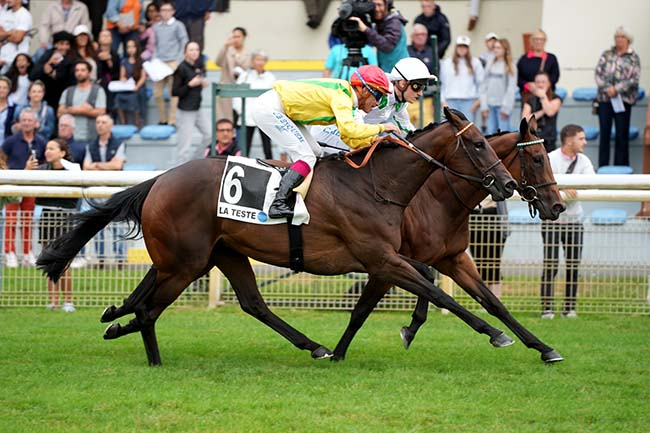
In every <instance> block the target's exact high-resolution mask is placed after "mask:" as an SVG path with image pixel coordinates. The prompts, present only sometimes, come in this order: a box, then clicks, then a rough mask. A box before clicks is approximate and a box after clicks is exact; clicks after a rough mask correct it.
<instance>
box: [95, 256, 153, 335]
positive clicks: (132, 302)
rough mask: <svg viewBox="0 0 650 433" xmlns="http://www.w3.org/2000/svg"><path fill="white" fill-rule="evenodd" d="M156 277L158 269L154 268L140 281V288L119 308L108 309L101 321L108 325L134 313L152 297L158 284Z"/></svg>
mask: <svg viewBox="0 0 650 433" xmlns="http://www.w3.org/2000/svg"><path fill="white" fill-rule="evenodd" d="M156 275H157V272H156V268H155V267H154V266H152V267H151V268H149V271H147V274H146V275H145V276H144V278H143V279H142V281H140V284H138V287H136V288H135V290H134V291H133V293H131V294H130V295H129V297H128V298H126V299H125V300H124V301H123V302H122V305H120V306H119V307H116V306H115V305H111V306H109V307H106V309H105V310H104V312H103V313H102V317H101V318H100V319H99V321H100V322H102V323H108V322H112V321H113V320H115V319H119V318H120V317H122V316H126V315H127V314H131V313H134V312H135V311H136V309H137V308H139V307H140V306H141V305H142V304H143V303H144V302H146V301H147V299H148V298H149V297H150V296H151V294H152V292H153V289H154V288H155V284H156Z"/></svg>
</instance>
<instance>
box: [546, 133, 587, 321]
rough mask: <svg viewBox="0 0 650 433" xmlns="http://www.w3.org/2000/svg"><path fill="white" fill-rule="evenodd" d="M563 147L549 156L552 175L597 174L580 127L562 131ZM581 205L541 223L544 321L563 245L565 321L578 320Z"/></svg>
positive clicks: (573, 204) (572, 204)
mask: <svg viewBox="0 0 650 433" xmlns="http://www.w3.org/2000/svg"><path fill="white" fill-rule="evenodd" d="M560 140H561V141H562V147H561V148H559V149H556V150H554V151H552V152H551V153H549V154H548V158H549V160H550V161H551V168H552V169H553V173H557V174H594V173H595V171H594V166H593V164H592V163H591V161H590V160H589V158H588V157H587V156H586V155H585V154H584V153H583V151H584V148H585V145H586V144H587V139H586V138H585V131H584V130H583V129H582V127H580V126H578V125H572V124H569V125H566V126H565V127H564V128H562V131H560ZM563 191H564V193H565V194H566V195H567V197H568V198H571V199H575V198H576V197H577V196H578V195H577V193H576V190H575V189H565V190H563ZM582 213H583V211H582V205H581V204H580V202H579V201H570V202H568V203H567V209H566V211H565V212H564V213H563V214H561V215H560V218H559V219H558V220H557V221H554V222H543V223H542V240H543V242H544V268H543V271H542V285H541V289H540V294H541V299H542V319H552V318H553V317H555V314H554V313H553V280H554V279H555V276H556V275H557V271H558V262H559V258H558V257H559V247H560V243H562V248H563V250H564V257H565V259H564V260H565V268H566V291H565V295H564V309H563V311H562V316H563V317H574V318H575V317H577V314H576V297H577V294H578V267H579V266H580V260H581V258H582V244H583V234H584V228H583V226H582Z"/></svg>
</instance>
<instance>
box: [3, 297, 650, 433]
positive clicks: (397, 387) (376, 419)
mask: <svg viewBox="0 0 650 433" xmlns="http://www.w3.org/2000/svg"><path fill="white" fill-rule="evenodd" d="M279 313H280V315H281V316H282V317H283V318H284V319H285V320H287V321H288V322H290V323H291V324H293V325H295V326H296V327H297V328H298V329H300V330H301V331H303V332H305V333H306V334H307V335H309V336H310V337H312V338H313V339H315V340H316V341H319V342H320V343H322V344H325V345H327V346H328V347H330V348H331V349H333V348H334V346H335V343H336V341H338V337H339V335H340V334H341V333H342V331H343V329H344V327H345V325H346V324H347V320H348V314H347V313H341V312H319V311H293V310H282V311H280V312H279ZM100 314H101V309H94V308H93V309H88V308H86V309H81V310H79V311H78V312H77V313H74V314H65V313H62V312H58V311H56V312H51V311H46V310H45V309H33V308H32V309H20V308H3V309H0V432H3V433H7V432H66V433H70V432H92V433H95V432H111V433H113V432H119V433H124V432H319V433H324V432H336V433H339V432H373V433H377V432H434V431H439V432H445V433H449V432H490V433H495V432H517V433H521V432H526V433H528V432H544V433H549V432H562V433H564V432H571V433H575V432H607V433H612V432H617V433H618V432H620V433H631V432H647V431H648V429H649V425H650V423H649V420H650V415H649V413H650V412H649V411H648V401H650V386H649V385H648V383H649V382H648V378H649V377H650V344H649V337H648V336H649V335H650V318H649V317H647V316H646V317H588V316H581V317H580V318H579V319H577V320H571V319H561V318H559V317H556V319H555V320H553V321H541V320H540V319H538V318H537V317H536V316H533V315H519V316H518V318H519V319H520V320H521V321H522V322H523V323H524V324H525V325H526V326H527V327H528V328H529V329H530V330H531V331H533V332H534V333H536V334H537V335H538V336H539V337H540V338H542V339H543V340H544V341H545V342H547V343H548V344H549V345H551V346H553V347H554V348H556V349H557V350H558V351H559V352H560V353H561V354H562V355H563V356H564V357H565V358H566V360H565V361H564V362H561V363H559V364H554V365H545V364H544V363H542V361H541V360H540V358H539V355H538V353H537V352H534V351H532V350H527V349H526V348H525V347H524V346H523V344H521V342H520V341H518V342H517V343H516V344H515V345H513V346H510V347H508V348H503V349H495V348H493V347H492V346H490V344H489V342H488V338H487V337H486V336H482V335H478V334H475V333H474V332H473V331H471V330H470V329H469V328H468V327H467V326H465V325H464V324H463V323H462V322H461V321H460V320H458V319H457V318H455V317H452V316H443V315H440V314H431V315H430V319H429V321H428V322H427V323H426V324H425V325H424V327H423V328H422V330H421V332H420V334H419V335H418V336H417V338H416V339H415V341H414V343H413V345H412V346H411V348H410V349H409V350H408V351H405V350H404V349H403V347H402V343H401V341H400V339H399V329H400V327H401V326H402V325H404V324H406V323H408V321H409V320H410V317H409V316H408V315H407V314H404V313H376V314H374V315H373V316H371V317H370V319H369V321H368V322H367V323H366V326H365V328H364V329H362V330H361V332H360V333H359V335H358V338H357V339H356V340H355V341H354V342H353V343H352V346H351V348H350V351H349V352H348V357H347V359H346V360H345V361H343V362H338V363H335V362H330V361H328V360H323V361H313V360H312V359H311V358H310V356H309V352H307V351H299V350H297V349H295V348H294V347H293V346H291V345H290V344H289V343H288V342H286V341H285V340H284V339H283V338H281V337H280V336H278V335H277V334H275V333H274V332H273V331H271V330H270V329H269V328H267V327H265V326H263V325H262V324H260V323H259V322H257V321H256V320H254V319H253V318H251V317H249V316H247V315H245V314H244V313H242V312H241V311H240V310H239V309H238V308H236V307H232V306H231V307H225V308H221V309H218V310H215V311H206V310H200V309H179V308H177V309H173V310H170V311H168V312H166V313H165V314H164V315H163V316H162V318H161V319H160V320H159V321H158V327H157V331H158V339H159V343H160V350H161V355H162V360H163V366H162V367H161V368H150V367H148V366H147V365H146V357H145V353H144V348H143V345H142V341H141V338H140V336H139V334H134V335H129V336H126V337H123V338H121V339H119V340H115V341H104V340H102V338H101V335H102V332H103V329H104V327H105V325H104V324H101V323H99V316H100ZM490 322H491V323H493V324H494V323H495V321H493V320H490ZM122 323H125V321H123V322H122ZM510 335H512V334H510Z"/></svg>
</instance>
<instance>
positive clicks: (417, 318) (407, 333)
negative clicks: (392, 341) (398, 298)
mask: <svg viewBox="0 0 650 433" xmlns="http://www.w3.org/2000/svg"><path fill="white" fill-rule="evenodd" d="M429 281H431V280H429ZM431 283H432V284H433V281H431ZM428 313H429V302H427V300H426V299H424V298H420V297H419V296H418V300H417V302H416V303H415V308H414V309H413V314H412V315H411V323H410V324H409V326H404V327H402V329H401V330H400V332H399V335H400V337H402V343H404V349H408V348H409V347H411V343H412V342H413V339H415V334H417V332H418V330H419V329H420V327H421V326H422V325H424V322H426V321H427V314H428Z"/></svg>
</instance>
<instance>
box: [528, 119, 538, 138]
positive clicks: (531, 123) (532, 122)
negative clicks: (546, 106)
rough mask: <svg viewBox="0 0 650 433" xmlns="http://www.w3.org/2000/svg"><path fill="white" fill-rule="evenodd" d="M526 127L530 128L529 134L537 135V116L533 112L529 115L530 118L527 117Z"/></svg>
mask: <svg viewBox="0 0 650 433" xmlns="http://www.w3.org/2000/svg"><path fill="white" fill-rule="evenodd" d="M528 129H529V130H530V133H531V134H535V135H537V118H536V117H535V115H534V114H532V115H531V116H530V119H528Z"/></svg>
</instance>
